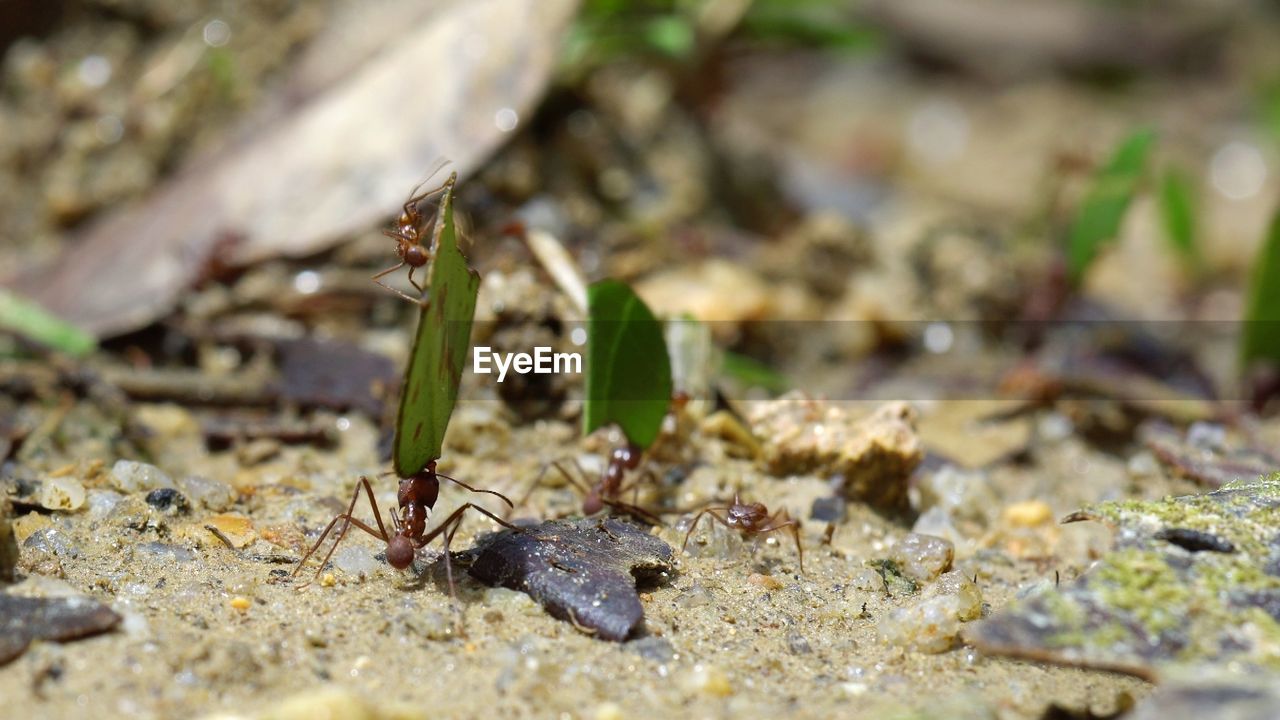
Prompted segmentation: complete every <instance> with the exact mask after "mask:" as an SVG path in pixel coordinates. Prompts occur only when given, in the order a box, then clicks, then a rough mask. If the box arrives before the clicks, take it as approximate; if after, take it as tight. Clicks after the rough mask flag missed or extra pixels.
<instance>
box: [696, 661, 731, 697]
mask: <svg viewBox="0 0 1280 720" xmlns="http://www.w3.org/2000/svg"><path fill="white" fill-rule="evenodd" d="M684 686H685V689H686V690H688V691H690V692H700V693H703V694H705V695H712V696H715V697H729V696H730V695H732V694H733V683H731V682H729V676H728V675H725V674H724V671H723V670H721V669H720V668H717V667H715V666H714V665H694V666H693V672H690V673H689V674H688V675H686V676H685V677H684Z"/></svg>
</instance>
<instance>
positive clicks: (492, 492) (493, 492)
mask: <svg viewBox="0 0 1280 720" xmlns="http://www.w3.org/2000/svg"><path fill="white" fill-rule="evenodd" d="M436 477H442V478H444V479H445V480H448V481H449V482H451V483H454V484H456V485H460V486H462V487H463V488H465V489H467V490H470V491H471V492H473V493H476V494H485V495H497V496H498V498H499V499H500V500H502V502H504V503H506V504H507V507H508V508H510V509H513V510H514V509H515V506H514V505H512V504H511V500H509V499H507V496H506V495H503V494H502V493H500V492H498V491H497V490H484V489H482V488H474V487H471V486H470V485H468V484H466V483H464V482H462V481H461V480H459V479H457V478H451V477H449V476H448V475H445V474H443V473H436Z"/></svg>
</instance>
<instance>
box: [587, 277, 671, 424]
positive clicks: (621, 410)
mask: <svg viewBox="0 0 1280 720" xmlns="http://www.w3.org/2000/svg"><path fill="white" fill-rule="evenodd" d="M670 404H671V358H670V357H669V356H668V354H667V343H666V340H665V339H664V338H663V334H662V324H661V323H659V322H658V319H657V318H655V317H654V316H653V312H652V311H650V310H649V307H648V306H647V305H645V304H644V301H643V300H641V299H640V297H639V296H638V295H636V294H635V292H634V291H632V289H631V288H630V287H628V286H627V285H626V284H625V283H621V282H618V281H616V280H604V281H601V282H598V283H596V284H594V285H592V286H591V287H590V288H588V289H587V393H586V401H585V403H584V405H583V412H582V420H583V425H582V431H583V432H584V433H589V432H591V431H593V430H595V429H596V428H599V427H603V426H604V425H608V424H609V423H617V425H618V426H619V427H620V428H622V432H623V433H624V434H625V435H626V436H627V440H629V441H631V442H633V443H635V444H636V445H639V446H640V447H642V448H646V447H649V445H651V444H652V443H653V441H654V440H655V439H656V438H657V437H658V431H659V430H661V429H662V419H663V418H664V417H665V416H666V414H667V407H668V406H669V405H670Z"/></svg>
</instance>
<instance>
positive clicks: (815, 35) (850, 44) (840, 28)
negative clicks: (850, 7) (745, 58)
mask: <svg viewBox="0 0 1280 720" xmlns="http://www.w3.org/2000/svg"><path fill="white" fill-rule="evenodd" d="M742 30H743V34H744V35H746V36H748V37H754V38H757V39H759V40H764V41H771V42H778V43H782V44H786V45H795V46H799V47H807V48H830V49H838V50H868V49H872V48H876V47H879V46H880V45H881V44H882V37H881V34H880V32H879V31H878V30H877V29H875V28H872V27H870V26H867V25H864V24H862V23H859V22H858V21H857V20H855V19H853V18H852V17H849V16H848V14H847V13H846V12H845V8H843V7H842V6H840V5H835V4H832V3H828V2H826V1H825V0H823V1H822V2H814V1H813V0H808V1H801V0H782V1H779V0H770V1H767V2H765V1H757V2H755V3H753V4H752V5H751V9H750V10H749V11H748V12H747V15H746V17H744V18H743V19H742Z"/></svg>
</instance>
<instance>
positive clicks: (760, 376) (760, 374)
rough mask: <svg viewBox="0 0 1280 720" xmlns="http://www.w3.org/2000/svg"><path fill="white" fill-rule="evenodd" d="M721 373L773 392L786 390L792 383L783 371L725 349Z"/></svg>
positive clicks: (749, 385) (745, 383)
mask: <svg viewBox="0 0 1280 720" xmlns="http://www.w3.org/2000/svg"><path fill="white" fill-rule="evenodd" d="M720 373H721V374H722V375H725V376H726V377H729V378H732V379H734V380H736V381H738V382H740V383H742V384H743V385H746V386H747V387H758V388H764V389H765V390H768V391H769V392H771V393H782V392H786V391H787V390H788V389H790V387H791V383H789V382H788V381H787V378H786V377H784V376H783V375H782V373H780V372H778V371H777V370H774V369H773V368H771V367H769V366H768V365H765V364H764V363H762V362H760V361H759V360H756V359H755V358H752V357H747V356H746V355H739V354H738V353H734V352H729V351H727V350H726V351H725V353H724V356H723V357H722V358H721V362H720Z"/></svg>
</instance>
